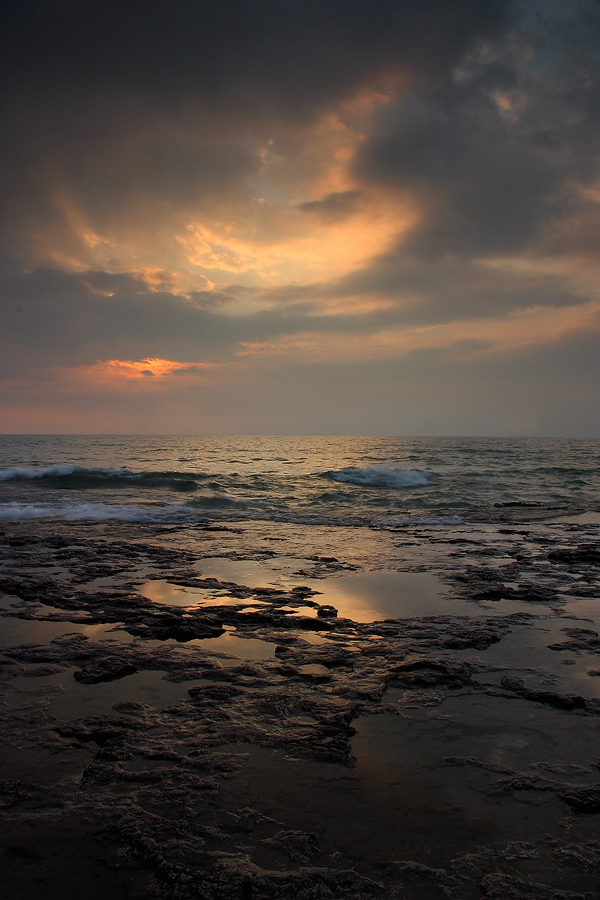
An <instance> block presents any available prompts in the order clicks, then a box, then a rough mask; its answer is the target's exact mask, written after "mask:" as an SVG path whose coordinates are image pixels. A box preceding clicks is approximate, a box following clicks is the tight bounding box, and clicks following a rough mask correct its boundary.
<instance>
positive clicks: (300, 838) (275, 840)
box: [263, 831, 321, 863]
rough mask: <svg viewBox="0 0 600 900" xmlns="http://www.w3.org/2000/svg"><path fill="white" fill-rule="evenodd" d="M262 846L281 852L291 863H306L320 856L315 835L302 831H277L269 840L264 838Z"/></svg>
mask: <svg viewBox="0 0 600 900" xmlns="http://www.w3.org/2000/svg"><path fill="white" fill-rule="evenodd" d="M263 844H265V846H267V847H275V848H276V849H277V850H283V852H284V853H285V855H286V856H287V857H288V858H289V859H291V860H292V862H298V863H307V862H310V860H311V859H312V858H313V857H315V856H318V855H319V854H320V852H321V851H320V850H319V848H318V847H317V836H316V834H312V833H307V832H304V831H278V832H277V834H276V835H274V836H273V837H271V838H265V839H264V840H263Z"/></svg>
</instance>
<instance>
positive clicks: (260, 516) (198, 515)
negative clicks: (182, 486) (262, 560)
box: [0, 497, 463, 529]
mask: <svg viewBox="0 0 600 900" xmlns="http://www.w3.org/2000/svg"><path fill="white" fill-rule="evenodd" d="M211 500H212V501H214V502H211ZM232 501H233V502H232ZM252 506H253V507H257V506H258V504H252ZM249 507H250V504H247V503H246V504H245V503H244V501H236V500H235V498H229V497H221V498H218V497H214V498H208V502H206V498H205V505H204V506H202V505H201V504H199V503H197V502H196V501H193V502H192V503H186V504H168V503H165V504H153V505H148V506H139V505H136V504H133V503H132V504H110V503H79V504H75V505H73V506H56V505H52V504H45V503H30V504H26V503H16V502H13V503H0V521H5V522H11V521H12V522H16V521H25V520H31V519H55V520H62V521H66V522H110V521H115V522H124V523H136V522H137V523H140V524H150V525H151V524H155V525H193V524H195V523H201V522H210V521H215V520H217V521H219V520H220V521H224V520H238V521H239V520H243V519H246V520H248V519H251V520H254V521H256V520H262V521H271V522H286V523H293V524H298V525H327V526H352V527H370V528H377V529H380V528H388V527H398V526H404V525H411V526H414V525H429V526H436V525H437V526H440V525H441V526H443V525H459V524H461V523H462V522H463V519H462V518H461V517H460V516H456V515H454V516H440V517H418V516H414V515H412V516H410V515H402V516H394V517H391V518H390V517H381V518H373V517H372V516H358V515H343V516H337V517H330V516H327V515H323V514H318V513H307V512H305V511H301V510H273V509H272V510H265V509H257V508H253V509H251V508H249Z"/></svg>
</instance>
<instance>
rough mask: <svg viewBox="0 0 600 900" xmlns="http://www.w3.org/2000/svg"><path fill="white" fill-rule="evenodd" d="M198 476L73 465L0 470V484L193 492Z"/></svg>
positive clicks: (196, 487)
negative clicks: (28, 483) (27, 483)
mask: <svg viewBox="0 0 600 900" xmlns="http://www.w3.org/2000/svg"><path fill="white" fill-rule="evenodd" d="M202 477H203V476H199V475H193V476H192V475H186V474H185V473H183V472H135V471H133V470H132V469H130V468H128V467H127V466H123V467H122V468H120V469H117V468H109V469H104V468H96V467H89V466H76V465H56V466H48V467H47V468H45V469H22V468H13V469H0V482H11V481H12V482H15V481H16V482H27V481H33V482H38V483H40V485H41V486H45V487H60V488H67V489H68V488H71V489H78V490H81V489H85V488H122V487H143V488H157V489H161V488H162V489H165V488H167V489H169V490H173V491H195V490H197V489H198V487H199V484H198V480H197V479H202Z"/></svg>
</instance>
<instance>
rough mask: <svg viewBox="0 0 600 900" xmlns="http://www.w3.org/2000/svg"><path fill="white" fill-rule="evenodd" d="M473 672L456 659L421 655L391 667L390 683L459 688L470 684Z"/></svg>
mask: <svg viewBox="0 0 600 900" xmlns="http://www.w3.org/2000/svg"><path fill="white" fill-rule="evenodd" d="M471 681H472V678H471V672H470V670H469V667H468V666H467V665H466V664H465V663H461V662H459V661H458V660H454V659H445V660H444V659H439V658H435V657H434V658H431V657H419V658H417V659H413V660H410V661H408V662H403V663H400V664H399V665H397V666H394V667H392V668H391V669H390V672H389V675H388V685H395V684H397V685H406V686H407V687H419V688H423V687H437V686H439V685H442V686H444V687H447V688H450V689H454V690H457V689H458V688H461V687H464V686H465V685H467V684H470V683H471Z"/></svg>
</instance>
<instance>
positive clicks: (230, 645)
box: [162, 631, 277, 659]
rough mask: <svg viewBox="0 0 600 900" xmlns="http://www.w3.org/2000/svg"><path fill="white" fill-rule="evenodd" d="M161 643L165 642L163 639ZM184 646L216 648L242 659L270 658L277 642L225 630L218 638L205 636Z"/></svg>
mask: <svg viewBox="0 0 600 900" xmlns="http://www.w3.org/2000/svg"><path fill="white" fill-rule="evenodd" d="M162 643H167V642H166V641H163V642H162ZM185 646H186V647H193V646H196V647H201V648H202V649H203V650H208V651H211V650H217V651H219V652H221V653H229V654H231V655H232V656H240V657H241V658H242V659H272V658H273V657H274V656H275V647H276V646H277V644H274V643H271V641H260V640H258V638H241V637H237V635H236V634H232V632H231V631H227V632H225V634H222V635H221V636H220V637H218V638H207V639H202V640H200V639H198V640H192V641H188V642H187V643H186V645H185Z"/></svg>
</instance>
